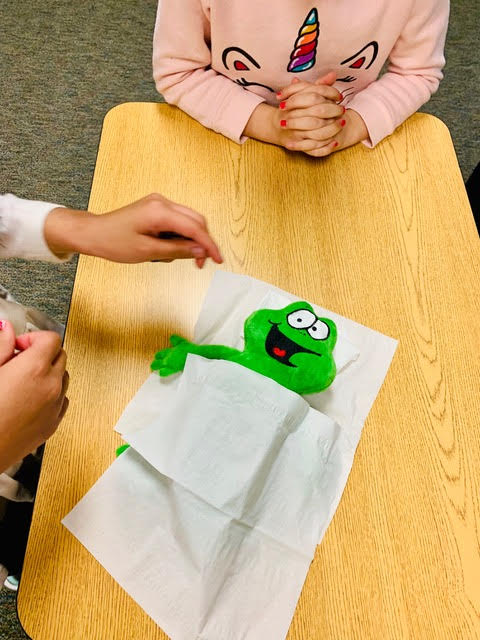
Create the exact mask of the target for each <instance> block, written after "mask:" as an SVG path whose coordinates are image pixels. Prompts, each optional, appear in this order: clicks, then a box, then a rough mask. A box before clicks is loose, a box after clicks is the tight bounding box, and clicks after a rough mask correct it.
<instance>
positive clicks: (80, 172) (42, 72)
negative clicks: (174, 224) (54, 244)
mask: <svg viewBox="0 0 480 640" xmlns="http://www.w3.org/2000/svg"><path fill="white" fill-rule="evenodd" d="M155 9H156V0H123V1H121V0H102V2H93V1H91V0H90V1H87V0H80V2H76V3H72V2H71V1H70V0H43V1H42V2H39V1H38V0H29V1H28V2H19V0H2V2H1V3H0V29H1V32H0V69H1V71H0V157H1V162H0V193H4V192H6V191H9V192H13V193H16V194H17V195H19V196H24V197H28V198H37V199H41V200H47V201H51V202H59V203H63V204H67V205H70V206H73V207H76V208H85V207H86V206H87V203H88V196H89V191H90V185H91V180H92V175H93V169H94V165H95V159H96V151H97V145H98V140H99V136H100V131H101V127H102V120H103V117H104V115H105V113H106V112H107V111H108V110H109V109H110V108H111V107H112V106H114V105H116V104H118V103H121V102H126V101H155V100H159V96H158V95H157V93H156V91H155V88H154V86H153V83H152V81H151V39H152V32H153V24H154V18H155ZM479 26H480V4H479V3H478V0H453V2H452V12H451V21H450V29H449V35H448V39H447V50H446V55H447V67H446V71H445V73H446V77H445V80H444V81H443V83H442V84H441V85H440V90H439V92H438V93H437V94H436V95H435V96H434V97H433V99H432V100H431V101H430V102H429V103H428V104H427V105H426V106H425V108H424V109H423V110H424V111H427V112H429V113H433V114H434V115H436V116H438V117H439V118H441V119H442V120H443V121H444V122H445V123H446V124H447V125H448V127H449V129H450V131H451V133H452V138H453V141H454V144H455V149H456V151H457V155H458V159H459V164H460V167H461V169H462V173H463V176H464V178H465V179H466V178H467V177H468V175H469V174H470V173H471V171H472V170H473V168H474V166H475V165H476V164H477V163H478V162H479V161H480V145H479V140H480V93H479V90H478V86H479V84H480V82H479V80H480V74H479V70H478V67H479V62H480V60H479V56H478V33H479ZM425 144H426V145H427V144H428V140H426V141H425ZM452 215H453V212H452ZM74 273H75V263H74V262H72V263H69V264H64V265H45V264H39V263H36V264H34V263H26V262H23V261H18V260H9V261H4V262H3V263H1V265H0V282H1V283H2V284H3V285H4V286H6V287H7V288H9V289H10V290H11V291H12V293H14V295H15V296H16V297H17V298H18V299H19V300H20V301H22V302H24V303H25V304H28V305H34V306H38V307H40V308H41V309H43V310H44V311H46V312H47V313H50V314H51V315H53V316H55V317H56V318H58V319H59V320H60V321H61V322H64V321H65V318H66V314H67V310H68V304H69V299H70V294H71V288H72V284H73V277H74ZM14 603H15V597H14V596H12V595H10V594H8V593H6V592H5V590H4V589H3V590H1V591H0V607H1V608H0V640H18V639H20V638H24V637H26V636H25V635H24V634H23V632H22V631H21V629H20V627H19V626H18V623H17V622H16V614H15V604H14Z"/></svg>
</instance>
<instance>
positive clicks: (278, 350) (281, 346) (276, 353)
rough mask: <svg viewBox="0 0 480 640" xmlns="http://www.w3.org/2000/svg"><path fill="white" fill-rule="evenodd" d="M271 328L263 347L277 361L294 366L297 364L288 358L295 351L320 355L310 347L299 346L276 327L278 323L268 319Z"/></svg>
mask: <svg viewBox="0 0 480 640" xmlns="http://www.w3.org/2000/svg"><path fill="white" fill-rule="evenodd" d="M269 322H270V324H271V325H272V328H271V329H270V331H269V332H268V335H267V339H266V340H265V349H266V351H267V353H268V355H269V356H270V357H272V358H274V359H275V360H278V362H281V363H282V364H285V365H287V367H296V366H297V365H295V364H292V363H291V362H290V358H291V357H292V356H293V355H294V354H295V353H311V354H313V355H314V356H320V355H321V354H320V353H315V351H310V349H305V347H301V346H300V345H299V344H297V343H296V342H293V340H290V338H287V336H285V335H284V334H283V333H282V332H281V331H280V330H279V328H278V324H275V323H274V322H272V321H271V320H269Z"/></svg>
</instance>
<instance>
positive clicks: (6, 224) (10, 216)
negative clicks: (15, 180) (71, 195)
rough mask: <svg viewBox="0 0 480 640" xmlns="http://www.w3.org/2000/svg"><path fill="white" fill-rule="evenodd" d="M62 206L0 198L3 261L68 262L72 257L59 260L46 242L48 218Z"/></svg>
mask: <svg viewBox="0 0 480 640" xmlns="http://www.w3.org/2000/svg"><path fill="white" fill-rule="evenodd" d="M59 206H61V205H58V204H53V203H51V202H38V201H36V200H23V199H21V198H17V197H16V196H14V195H12V194H10V193H9V194H6V195H4V196H0V255H1V256H2V257H3V258H26V259H28V260H46V261H47V262H64V261H65V260H68V259H69V258H70V257H71V254H69V255H65V256H62V257H61V258H59V257H58V256H56V255H55V254H54V253H52V252H51V251H50V249H49V247H48V245H47V243H46V241H45V236H44V226H45V219H46V217H47V215H48V214H49V213H50V211H52V209H56V208H57V207H59Z"/></svg>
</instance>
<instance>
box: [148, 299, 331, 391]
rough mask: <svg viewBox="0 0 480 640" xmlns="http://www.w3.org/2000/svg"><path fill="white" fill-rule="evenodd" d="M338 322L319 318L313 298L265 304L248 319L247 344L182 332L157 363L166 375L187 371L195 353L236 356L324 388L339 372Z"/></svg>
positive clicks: (275, 374) (277, 376)
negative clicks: (200, 339) (198, 340)
mask: <svg viewBox="0 0 480 640" xmlns="http://www.w3.org/2000/svg"><path fill="white" fill-rule="evenodd" d="M336 340H337V328H336V326H335V323H334V322H333V321H332V320H328V319H327V318H317V316H316V315H315V313H314V311H313V309H312V307H311V306H310V305H309V304H308V302H294V303H293V304H290V305H288V307H285V308H284V309H279V310H275V309H260V310H259V311H255V313H252V315H251V316H249V317H248V318H247V320H246V321H245V348H244V350H243V351H238V350H237V349H233V348H232V347H227V346H225V345H215V344H203V345H202V344H200V345H198V344H194V343H193V342H189V341H188V340H185V338H182V337H180V336H176V335H173V336H171V338H170V344H171V347H169V348H167V349H162V351H159V352H158V353H157V354H156V355H155V360H154V361H153V362H152V369H153V370H154V371H158V373H159V374H160V375H161V376H169V375H171V374H172V373H176V372H177V371H182V370H183V368H184V366H185V362H186V359H187V356H188V354H189V353H192V354H196V355H199V356H203V357H205V358H210V359H218V360H230V361H231V362H236V363H237V364H240V365H243V366H244V367H248V368H249V369H252V370H253V371H257V372H258V373H260V374H262V375H264V376H267V377H268V378H272V379H273V380H275V381H276V382H278V383H279V384H281V385H282V386H284V387H287V389H291V390H292V391H295V392H296V393H300V394H308V393H316V392H318V391H323V389H326V388H327V387H328V385H329V384H330V383H331V382H332V381H333V379H334V378H335V374H336V368H335V360H334V359H333V355H332V351H333V348H334V346H335V342H336Z"/></svg>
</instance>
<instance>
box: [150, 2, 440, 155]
mask: <svg viewBox="0 0 480 640" xmlns="http://www.w3.org/2000/svg"><path fill="white" fill-rule="evenodd" d="M448 14H449V1H448V0H355V1H354V2H353V1H352V0H317V1H316V2H315V1H314V0H309V1H308V2H306V1H305V0H277V1H276V2H271V1H268V0H159V5H158V12H157V21H156V26H155V35H154V48H153V75H154V79H155V83H156V86H157V89H158V91H159V92H160V93H162V94H163V96H164V97H165V100H166V101H167V102H169V103H171V104H175V105H178V106H179V107H180V108H181V109H183V111H185V112H186V113H188V114H190V115H191V116H192V117H193V118H195V119H196V120H198V121H199V122H201V123H202V124H203V125H205V126H206V127H209V128H211V129H214V130H215V131H218V132H220V133H222V134H224V135H225V136H228V137H229V138H231V139H232V140H235V141H237V142H238V141H241V140H242V132H243V130H244V128H245V125H246V123H247V121H248V119H249V117H250V115H251V114H252V112H253V110H254V109H255V108H256V106H257V105H258V104H259V103H261V102H265V101H266V102H267V103H269V104H272V105H278V100H277V99H276V97H275V93H276V92H277V91H278V90H279V89H281V88H283V87H285V86H287V85H289V84H290V83H291V82H292V79H293V78H294V77H296V78H298V79H300V80H307V81H309V82H313V81H315V80H316V79H317V78H319V77H320V76H322V75H324V74H325V73H327V72H329V71H332V70H333V71H335V72H336V73H337V81H336V83H335V87H336V88H337V89H338V90H339V91H340V92H341V93H342V94H343V95H344V101H343V104H344V105H345V106H348V107H349V108H351V109H355V111H357V112H358V113H359V114H360V115H361V116H362V118H363V120H364V121H365V124H366V126H367V128H368V131H369V135H370V139H369V140H368V141H367V142H366V144H368V145H369V146H374V145H376V144H377V143H378V142H379V141H380V140H382V138H384V137H385V136H388V135H389V134H390V133H392V132H393V131H394V130H395V128H396V127H398V125H400V124H401V123H402V122H403V121H404V120H405V119H406V118H408V117H409V116H410V115H411V114H412V113H415V111H416V110H417V109H418V108H419V107H420V106H421V105H422V104H424V103H425V102H427V100H428V99H429V98H430V96H431V95H432V93H434V92H435V91H436V90H437V88H438V85H439V82H440V80H441V79H442V77H443V76H442V68H443V66H444V64H445V58H444V56H443V47H444V44H445V36H446V31H447V24H448ZM386 60H388V61H389V62H388V68H387V71H386V73H384V75H382V76H381V77H380V78H378V76H379V74H380V71H381V69H382V67H383V64H384V63H385V61H386ZM377 78H378V79H377Z"/></svg>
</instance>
